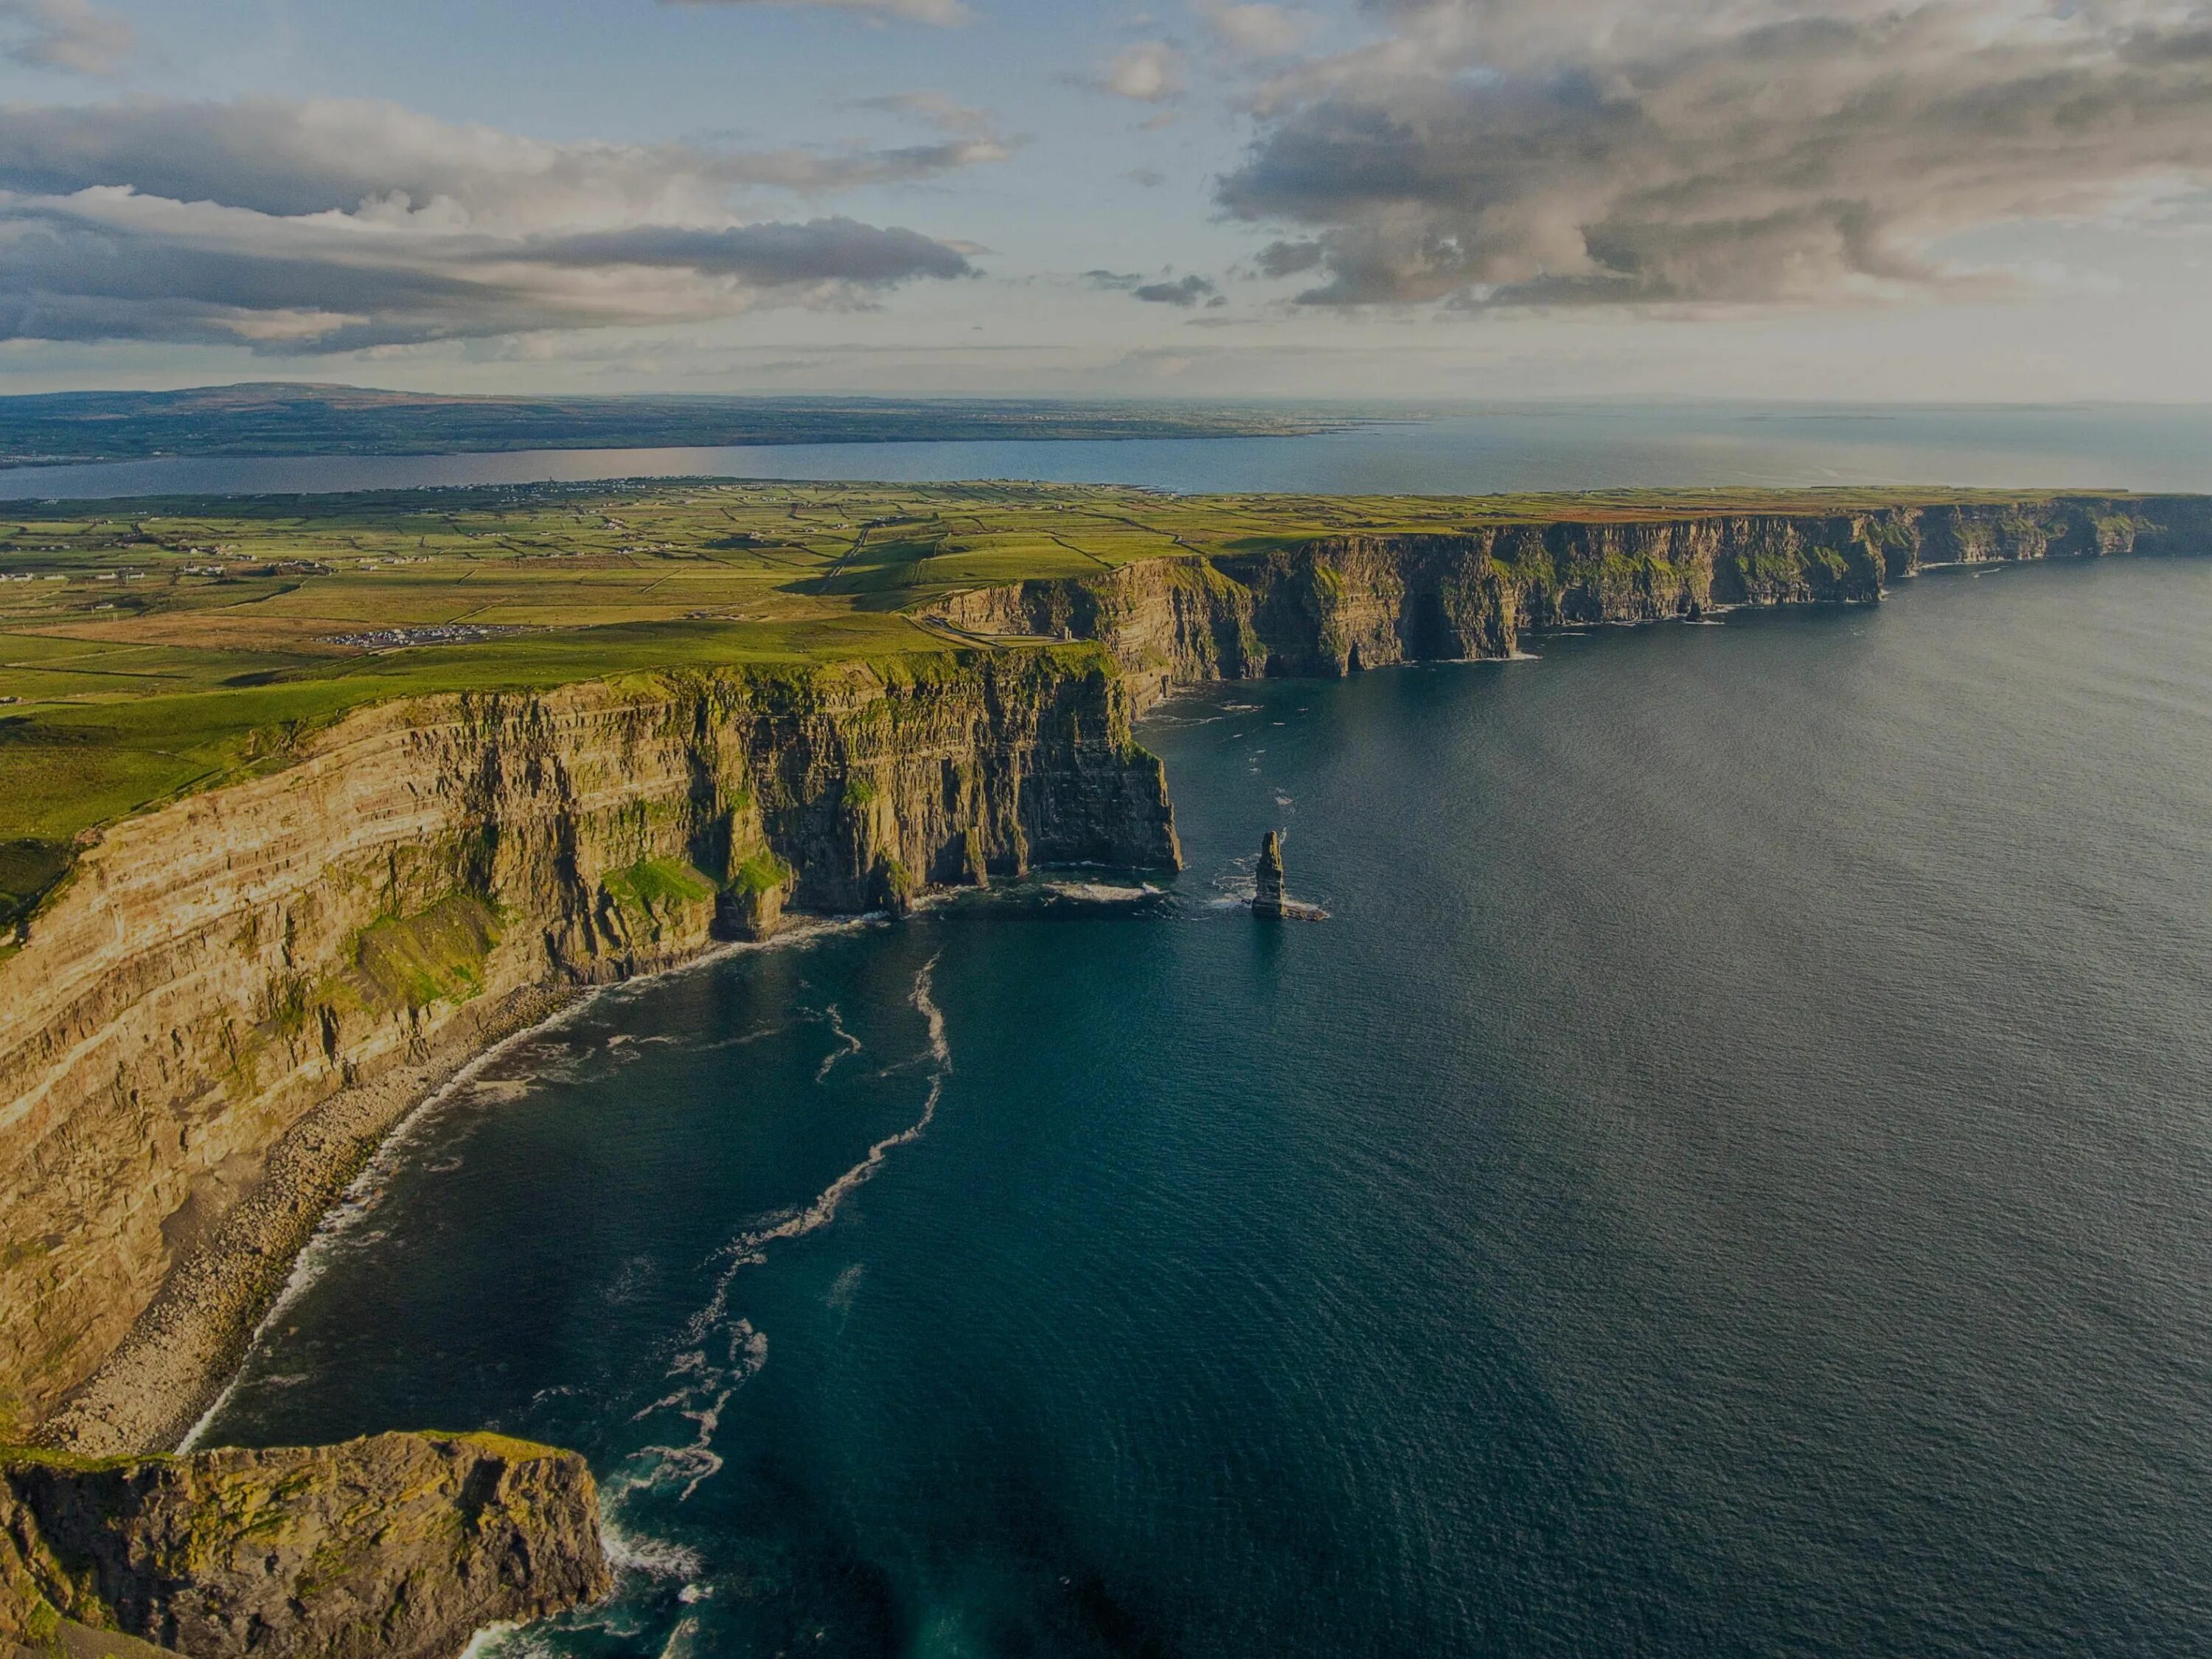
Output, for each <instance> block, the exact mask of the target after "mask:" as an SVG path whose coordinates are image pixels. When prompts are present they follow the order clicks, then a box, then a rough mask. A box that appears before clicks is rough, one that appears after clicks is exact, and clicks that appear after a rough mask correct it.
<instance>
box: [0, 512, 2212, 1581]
mask: <svg viewBox="0 0 2212 1659" xmlns="http://www.w3.org/2000/svg"><path fill="white" fill-rule="evenodd" d="M2208 551H2212V499H2208V498H2201V497H2186V496H2166V497H2149V496H2135V495H2096V496H2091V495H1986V494H1974V493H1956V492H1951V493H1945V492H1897V491H1848V492H1829V491H1804V492H1790V493H1780V492H1776V493H1763V492H1750V493H1732V494H1717V493H1711V492H1701V493H1694V494H1651V493H1644V494H1612V495H1584V496H1577V497H1549V498H1547V497H1466V498H1341V499H1330V498H1314V497H1289V496H1234V497H1213V498H1184V497H1171V496H1166V495H1158V494H1156V493H1152V492H1147V491H1141V490H1134V489H1109V488H1064V487H1048V486H1024V485H1000V484H974V485H953V486H941V487H933V488H914V489H906V488H894V487H888V486H854V487H823V486H802V485H731V484H719V483H702V482H696V481H687V482H682V483H662V484H652V485H635V486H625V487H620V488H609V487H606V486H596V485H595V486H589V487H573V486H544V487H534V488H529V489H469V490H453V491H431V492H419V493H413V494H408V495H386V496H346V497H318V498H286V499H281V500H280V499H270V498H263V499H254V500H241V501H137V502H132V503H128V504H124V505H121V506H118V505H116V504H112V503H103V504H100V505H99V506H98V507H86V508H83V509H75V508H71V507H66V506H54V505H50V504H49V505H40V506H35V507H33V506H29V505H26V504H21V503H18V504H15V506H13V507H9V508H6V509H4V510H0V636H4V648H0V699H4V700H5V702H6V706H5V707H4V708H0V781H4V782H5V785H6V787H5V788H4V789H0V927H5V929H6V934H5V943H4V945H0V991H4V993H5V995H4V997H3V998H0V1307H4V1308H5V1309H6V1310H7V1311H6V1315H5V1319H4V1323H0V1442H7V1441H11V1440H13V1441H23V1440H33V1441H35V1442H37V1443H39V1444H40V1445H42V1446H43V1447H46V1448H48V1449H49V1450H47V1451H46V1452H43V1453H41V1454H39V1456H41V1457H46V1458H49V1459H51V1458H52V1457H54V1456H56V1455H63V1454H65V1455H66V1457H67V1458H68V1459H83V1458H100V1457H120V1458H125V1459H127V1458H130V1457H132V1456H136V1455H142V1454H146V1453H150V1452H157V1451H160V1450H161V1449H166V1448H167V1447H170V1446H173V1445H174V1444H175V1443H177V1441H178V1440H179V1437H181V1436H182V1435H183V1433H184V1431H185V1429H186V1428H187V1427H188V1426H189V1425H191V1423H192V1422H193V1421H194V1420H195V1419H197V1417H198V1416H199V1414H200V1413H202V1412H203V1411H204V1408H205V1407H206V1406H207V1404H208V1402H209V1401H210V1400H211V1399H212V1397H213V1396H214V1395H215V1394H216V1391H217V1390H218V1389H220V1388H221V1386H222V1382H223V1380H224V1379H225V1377H226V1376H227V1375H228V1372H229V1370H231V1369H232V1367H233V1366H234V1364H235V1362H236V1359H237V1358H238V1356H239V1353H240V1350H241V1347H242V1345H243V1344H244V1342H245V1340H246V1337H247V1335H248V1334H249V1333H250V1331H251V1330H252V1326H253V1324H254V1322H255V1321H256V1320H257V1319H258V1317H259V1316H260V1315H261V1313H262V1312H263V1311H264V1310H265V1308H266V1307H267V1306H268V1304H269V1303H270V1299H271V1298H272V1297H274V1295H275V1294H276V1291H277V1290H278V1288H279V1287H280V1286H281V1285H282V1283H283V1279H284V1276H285V1273H286V1272H287V1270H288V1267H289V1261H290V1260H291V1258H292V1256H293V1255H295V1253H296V1252H297V1250H298V1249H300V1248H301V1245H302V1244H303V1243H305V1242H306V1240H307V1237H308V1236H309V1234H310V1233H311V1232H312V1231H313V1226H314V1225H315V1223H316V1221H317V1219H318V1218H319V1216H320V1215H321V1213H322V1212H324V1210H325V1208H326V1207H327V1206H328V1205H329V1204H330V1203H331V1202H332V1201H333V1200H335V1198H336V1197H337V1194H339V1193H340V1192H341V1191H342V1190H343V1187H344V1185H345V1183H346V1182H348V1181H349V1179H350V1178H351V1177H352V1176H353V1175H354V1174H355V1173H356V1171H357V1170H359V1169H360V1168H361V1167H362V1164H363V1163H364V1162H365V1161H366V1160H367V1158H368V1157H369V1156H370V1155H371V1153H372V1152H374V1148H375V1146H377V1145H378V1143H379V1141H380V1139H381V1138H382V1137H383V1135H384V1134H386V1133H387V1132H388V1130H389V1129H390V1128H391V1127H392V1125H393V1124H394V1123H395V1122H396V1121H398V1119H399V1118H400V1117H402V1116H403V1115H404V1114H405V1113H406V1112H407V1111H408V1110H409V1109H410V1108H411V1107H412V1105H413V1104H414V1103H416V1102H417V1101H419V1100H420V1099H421V1098H422V1097H423V1096H424V1095H425V1093H426V1092H428V1091H430V1090H432V1089H434V1088H435V1087H436V1086H437V1085H439V1083H440V1082H441V1080H442V1079H445V1078H447V1077H449V1076H451V1075H452V1073H453V1072H454V1071H455V1070H456V1069H457V1068H458V1067H459V1066H460V1065H461V1064H463V1063H464V1062H465V1060H467V1059H468V1058H469V1057H470V1056H471V1054H475V1053H477V1052H478V1051H480V1050H481V1048H483V1046H484V1045H485V1044H486V1043H488V1042H491V1041H494V1040H495V1039H496V1038H498V1037H499V1036H501V1035H503V1034H505V1033H507V1032H511V1031H513V1030H518V1029H520V1028H522V1027H524V1026H526V1025H528V1024H532V1023H534V1022H536V1021H538V1020H540V1019H542V1018H544V1017H546V1015H547V1014H549V1013H550V1012H553V1011H554V1010H556V1008H558V1007H559V1006H561V1004H562V1001H563V1000H565V999H567V998H569V997H572V996H574V995H575V994H578V992H579V990H580V988H582V987H588V986H590V985H592V984H596V983H601V982H605V981H609V980H612V979H618V978H622V977H625V976H629V975H636V974H640V973H645V972H649V971H653V970H654V969H659V968H663V967H665V966H668V965H671V964H674V963H680V962H682V961H684V960H686V959H688V958H690V957H694V956H696V954H698V953H699V952H700V951H703V950H706V949H708V948H709V947H710V946H712V945H714V944H715V943H717V942H718V941H738V940H745V939H762V938H765V937H766V936H768V935H769V934H771V933H774V932H775V930H776V929H777V927H779V926H780V925H781V921H782V919H783V915H784V913H785V911H786V909H787V907H788V908H794V909H799V910H806V911H813V912H822V913H832V914H853V913H857V912H861V911H867V910H884V911H890V912H896V911H899V910H901V909H902V908H905V907H906V906H907V905H908V903H909V902H911V901H912V900H913V898H914V897H915V896H916V895H917V894H918V893H920V892H921V891H922V890H927V889H932V888H944V887H951V886H957V885H961V884H975V883H978V882H982V881H987V880H990V879H993V878H1000V877H1005V876H1011V875H1015V874H1018V873H1021V872H1024V871H1027V870H1029V869H1030V868H1033V867H1035V866H1040V865H1045V864H1052V863H1060V862H1088V863H1097V864H1106V865H1116V866H1127V867H1150V868H1159V867H1172V866H1176V864H1177V863H1178V862H1179V861H1180V850H1179V848H1178V844H1177V842H1176V832H1175V824H1174V816H1173V810H1172V807H1171V805H1170V799H1169V795H1168V791H1167V781H1166V779H1165V777H1164V774H1163V769H1162V768H1161V766H1160V763H1158V760H1157V759H1155V758H1154V757H1152V756H1151V755H1149V754H1147V753H1146V751H1145V750H1144V749H1143V748H1142V747H1141V746H1140V745H1139V743H1138V742H1137V740H1136V737H1135V734H1134V722H1135V720H1137V719H1138V717H1139V716H1140V715H1141V714H1143V713H1144V712H1145V711H1146V709H1147V708H1150V707H1151V706H1152V704H1153V703H1154V702H1157V701H1158V699H1159V698H1160V697H1161V696H1164V695H1165V694H1166V693H1167V692H1168V691H1170V690H1171V689H1172V688H1174V687H1176V686H1178V685H1184V684H1196V683H1202V682H1206V681H1209V680H1217V679H1239V678H1259V677H1262V676H1272V675H1324V676H1335V675H1342V674H1346V673H1352V672H1358V671H1362V670H1365V669H1371V668H1379V667H1382V666H1384V665H1391V664H1395V663H1401V662H1407V661H1412V660H1417V659H1484V658H1504V657H1509V656H1511V655H1513V654H1515V653H1517V652H1519V651H1520V650H1521V649H1522V647H1523V645H1524V644H1525V643H1526V642H1527V641H1528V640H1530V639H1531V638H1533V637H1535V636H1539V635H1541V634H1542V632H1543V631H1544V630H1546V629H1553V628H1559V627H1568V626H1581V625H1587V624H1593V623H1656V622H1660V621H1664V620H1668V619H1670V618H1700V617H1709V616H1711V615H1713V614H1716V613H1719V612H1723V611H1727V610H1729V609H1730V608H1734V607H1739V606H1771V605H1808V604H1863V603H1872V602H1875V601H1877V600H1879V599H1881V596H1882V594H1883V592H1885V589H1886V588H1887V586H1888V585H1889V584H1891V583H1893V582H1895V581H1898V580H1904V579H1906V578H1909V577H1911V576H1912V575H1914V574H1916V573H1917V572H1918V571H1920V570H1921V569H1923V568H1928V567H1929V566H1933V565H1939V564H1952V563H1974V562H1987V561H1999V560H2005V561H2010V560H2033V559H2040V558H2045V557H2089V556H2106V555H2117V554H2128V553H2136V554H2198V553H2204V552H2208ZM1277 872H1278V873H1277V889H1276V891H1277V895H1278V897H1279V866H1277ZM1285 908H1287V906H1286V907H1285ZM410 1455H413V1454H411V1453H410ZM438 1455H445V1454H443V1453H441V1454H438ZM456 1455H458V1454H456ZM471 1455H473V1454H471ZM532 1455H535V1454H534V1453H533V1454H532ZM26 1467H29V1466H28V1465H27V1466H26ZM39 1467H41V1468H47V1467H55V1466H54V1465H52V1464H51V1463H49V1464H41V1465H39ZM69 1467H71V1468H76V1467H77V1465H76V1464H74V1463H71V1464H70V1465H69ZM25 1478H26V1479H29V1477H25ZM37 1480H46V1477H45V1476H39V1477H37ZM37 1480H33V1481H32V1485H33V1486H36V1484H37ZM25 1489H26V1490H28V1489H29V1488H28V1487H27V1488H25ZM40 1490H42V1491H47V1490H50V1488H46V1487H41V1488H40ZM63 1508H64V1510H66V1508H67V1505H66V1504H64V1505H63ZM577 1571H578V1572H579V1573H581V1575H582V1576H581V1577H577V1578H576V1584H577V1585H581V1586H583V1587H584V1588H586V1589H587V1588H588V1585H587V1584H586V1580H587V1579H588V1577H589V1573H588V1571H584V1570H583V1569H578V1570H577ZM571 1576H572V1577H574V1575H573V1574H572V1575H571ZM566 1582H567V1581H565V1580H564V1581H563V1583H566ZM543 1588H544V1587H543V1586H538V1585H530V1586H525V1587H523V1588H522V1589H520V1590H518V1592H517V1593H518V1595H520V1596H521V1598H522V1601H528V1600H529V1597H530V1596H532V1595H538V1591H539V1590H540V1589H543ZM570 1589H574V1586H571V1587H570ZM575 1593H581V1590H580V1589H577V1590H575ZM546 1594H547V1595H548V1596H549V1597H550V1596H552V1592H551V1591H550V1590H548V1591H547V1592H546ZM569 1594H570V1590H562V1595H569ZM552 1599H553V1600H557V1599H558V1597H553V1598H552ZM571 1599H573V1596H571ZM518 1604H520V1603H518ZM544 1604H545V1605H551V1604H552V1600H548V1601H545V1603H544ZM531 1605H537V1603H535V1602H532V1603H531Z"/></svg>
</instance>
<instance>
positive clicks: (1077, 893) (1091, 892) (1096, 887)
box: [1044, 881, 1161, 904]
mask: <svg viewBox="0 0 2212 1659" xmlns="http://www.w3.org/2000/svg"><path fill="white" fill-rule="evenodd" d="M1044 890H1045V891H1046V892H1048V893H1050V894H1052V895H1053V896H1054V897H1056V898H1065V899H1077V900H1080V901H1081V902H1084V903H1085V904H1133V903H1135V902H1137V901H1138V900H1139V899H1147V898H1158V896H1160V891H1161V890H1160V889H1158V888H1157V887H1154V886H1152V884H1150V883H1139V884H1138V885H1136V886H1134V887H1117V886H1115V885H1114V884H1111V883H1109V882H1103V881H1048V882H1047V883H1045V884H1044Z"/></svg>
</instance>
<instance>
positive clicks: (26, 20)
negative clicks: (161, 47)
mask: <svg viewBox="0 0 2212 1659" xmlns="http://www.w3.org/2000/svg"><path fill="white" fill-rule="evenodd" d="M0 40H5V42H6V44H5V45H4V46H0V56H5V57H7V58H10V59H12V60H13V61H14V62H15V63H18V64H24V65H25V66H27V67H28V68H31V69H58V70H70V72H72V73H73V74H77V75H112V74H113V73H114V72H115V71H116V70H118V69H120V68H121V67H122V66H123V63H124V60H125V58H129V57H130V56H131V52H132V51H133V50H134V49H135V48H136V46H137V37H136V35H135V34H133V33H132V31H131V25H130V24H129V23H128V22H127V21H125V20H124V19H123V18H120V17H118V16H116V15H114V14H113V13H112V12H108V11H105V10H102V9H100V7H98V6H95V5H94V4H93V3H92V0H0Z"/></svg>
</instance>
